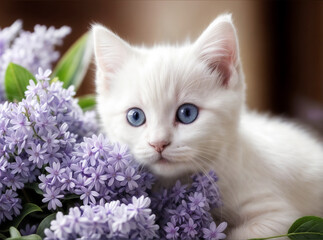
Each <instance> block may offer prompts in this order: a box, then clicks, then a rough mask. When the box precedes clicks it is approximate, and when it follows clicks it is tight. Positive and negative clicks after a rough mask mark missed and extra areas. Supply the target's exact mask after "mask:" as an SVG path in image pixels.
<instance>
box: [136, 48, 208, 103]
mask: <svg viewBox="0 0 323 240" xmlns="http://www.w3.org/2000/svg"><path fill="white" fill-rule="evenodd" d="M137 61H139V62H140V63H141V67H140V68H139V69H138V71H137V75H136V76H135V79H134V81H135V82H136V83H135V88H137V90H138V91H139V92H140V94H141V97H142V98H143V101H144V102H156V103H162V104H163V105H165V103H167V102H170V103H169V104H174V103H175V102H180V101H183V100H184V99H186V98H188V97H191V98H193V97H194V95H196V94H199V93H198V92H199V91H201V90H202V89H201V83H202V82H203V78H206V77H209V75H206V74H204V73H203V71H202V70H201V69H200V68H201V67H200V66H199V64H200V63H199V62H198V61H196V58H195V57H194V55H192V53H191V51H188V48H185V47H182V48H175V47H159V48H155V49H153V50H152V51H148V52H146V53H145V54H144V55H143V56H141V59H137ZM204 75H205V76H204Z"/></svg>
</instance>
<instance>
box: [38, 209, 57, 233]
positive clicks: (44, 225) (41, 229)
mask: <svg viewBox="0 0 323 240" xmlns="http://www.w3.org/2000/svg"><path fill="white" fill-rule="evenodd" d="M55 218H56V213H52V214H50V215H48V216H47V217H45V218H44V219H43V221H41V222H40V224H39V226H38V228H37V232H36V234H37V235H39V236H40V237H42V238H44V237H45V233H44V231H45V229H46V228H49V227H50V222H51V221H52V220H54V219H55Z"/></svg>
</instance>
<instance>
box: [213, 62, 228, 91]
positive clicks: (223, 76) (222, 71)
mask: <svg viewBox="0 0 323 240" xmlns="http://www.w3.org/2000/svg"><path fill="white" fill-rule="evenodd" d="M209 68H210V70H211V73H213V72H214V71H216V72H218V73H219V75H220V81H221V85H222V86H224V87H227V86H228V84H229V80H230V77H231V73H232V71H231V63H230V62H229V61H226V60H223V59H221V60H220V61H215V62H211V63H210V64H209Z"/></svg>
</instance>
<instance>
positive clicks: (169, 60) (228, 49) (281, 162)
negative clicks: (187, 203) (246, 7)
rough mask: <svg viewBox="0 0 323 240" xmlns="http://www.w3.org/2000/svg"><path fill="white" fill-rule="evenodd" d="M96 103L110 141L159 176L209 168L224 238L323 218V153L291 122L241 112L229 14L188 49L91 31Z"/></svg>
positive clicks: (270, 232)
mask: <svg viewBox="0 0 323 240" xmlns="http://www.w3.org/2000/svg"><path fill="white" fill-rule="evenodd" d="M93 37H94V48H95V56H96V63H97V78H96V84H97V93H98V97H97V101H98V111H99V113H100V115H101V120H102V126H103V128H104V130H105V131H106V133H107V134H108V136H109V137H110V139H112V140H115V141H120V142H123V143H126V144H128V145H129V146H130V149H131V151H132V153H133V155H134V156H135V157H136V159H137V160H138V161H139V162H140V163H141V164H143V165H147V166H148V167H149V168H151V169H152V171H153V172H155V173H156V174H157V175H160V176H163V177H164V178H165V177H167V178H172V179H173V178H178V177H180V176H182V175H184V174H188V173H191V172H196V171H204V172H206V171H208V170H210V169H213V170H215V171H216V173H217V175H218V176H219V182H218V185H219V187H220V191H221V197H222V200H223V203H224V206H223V208H222V209H221V216H220V217H222V219H224V220H226V221H228V222H229V224H230V226H232V228H231V231H230V233H229V236H228V239H229V240H236V239H242V240H245V239H248V238H256V237H268V236H272V235H277V234H284V233H286V232H287V230H288V227H289V226H290V225H291V223H292V222H293V221H294V220H296V219H297V218H299V217H302V216H304V215H320V216H322V215H323V187H322V184H323V147H322V144H321V143H319V142H318V141H317V140H315V139H314V138H313V137H311V136H310V134H309V133H308V132H306V131H305V130H302V129H301V128H299V127H298V126H295V125H294V124H291V123H288V122H283V121H282V120H280V119H272V118H269V117H266V116H261V115H257V114H255V113H250V112H248V111H247V110H246V109H245V103H244V102H245V101H244V99H245V96H244V95H245V93H244V92H245V84H244V75H243V72H242V69H241V61H240V57H239V48H238V39H237V36H236V31H235V28H234V26H233V24H232V20H231V15H222V16H219V17H218V18H216V19H215V20H214V22H212V23H211V24H210V26H209V27H208V28H207V29H206V30H205V31H204V32H203V34H202V35H201V36H200V37H199V38H198V39H197V40H196V41H195V42H194V43H193V44H187V45H184V46H176V47H174V46H155V47H153V48H151V49H146V48H138V47H132V46H130V45H129V44H128V43H126V42H125V41H123V40H122V39H120V38H119V37H118V36H116V35H115V34H113V33H112V32H111V31H109V30H107V29H106V28H104V27H102V26H99V25H96V26H94V27H93Z"/></svg>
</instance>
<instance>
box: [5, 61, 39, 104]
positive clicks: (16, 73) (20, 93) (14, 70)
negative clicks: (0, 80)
mask: <svg viewBox="0 0 323 240" xmlns="http://www.w3.org/2000/svg"><path fill="white" fill-rule="evenodd" d="M30 79H32V80H34V81H36V80H35V77H34V76H33V75H32V74H31V73H30V72H29V71H28V70H27V69H25V68H23V67H22V66H19V65H17V64H14V63H9V65H8V67H7V70H6V73H5V82H4V85H5V91H6V95H7V98H8V100H10V101H14V100H16V101H20V100H21V99H23V98H24V97H25V91H26V89H27V86H28V85H29V80H30Z"/></svg>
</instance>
